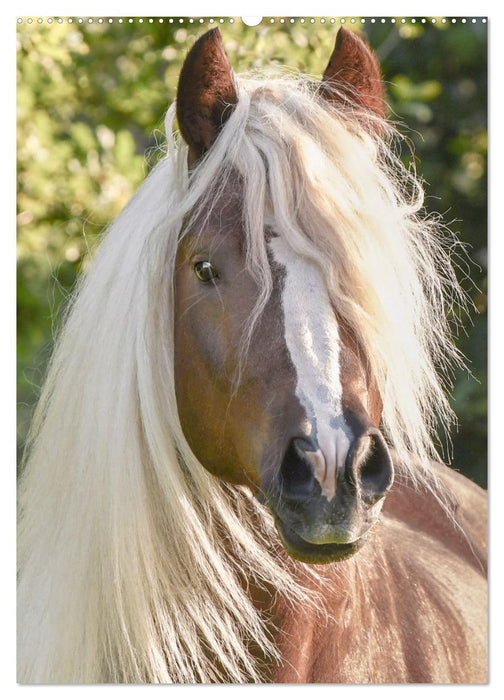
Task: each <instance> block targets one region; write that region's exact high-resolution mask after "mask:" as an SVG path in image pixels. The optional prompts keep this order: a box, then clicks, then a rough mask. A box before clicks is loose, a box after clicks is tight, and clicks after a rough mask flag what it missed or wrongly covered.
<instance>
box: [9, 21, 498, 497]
mask: <svg viewBox="0 0 504 700" xmlns="http://www.w3.org/2000/svg"><path fill="white" fill-rule="evenodd" d="M182 19H183V21H182V22H180V21H179V18H175V19H174V21H173V22H171V23H170V22H169V20H168V19H164V21H163V22H162V23H160V22H159V21H158V19H155V20H154V22H152V23H150V22H149V20H148V18H146V19H144V20H143V22H140V21H139V18H135V20H134V22H132V23H130V22H128V19H127V18H126V19H125V20H124V22H123V23H122V24H119V23H118V21H117V19H115V20H114V22H113V23H112V24H109V23H108V21H107V20H104V22H103V23H102V24H99V23H98V22H97V19H95V20H94V21H93V23H89V22H87V20H84V22H82V23H81V24H79V23H78V22H77V20H74V22H73V23H71V24H70V23H68V21H67V20H66V19H65V20H64V21H63V22H62V23H61V24H58V23H57V22H56V21H54V22H53V23H52V24H51V25H49V24H48V23H47V20H44V22H43V23H42V24H38V23H36V21H35V22H33V23H32V24H31V25H29V24H28V23H27V22H26V20H25V21H23V22H22V23H21V24H19V25H18V28H17V38H18V94H17V106H18V387H19V388H18V418H19V420H18V426H19V427H18V448H19V452H21V450H22V445H23V442H24V438H25V435H26V430H27V427H28V423H29V417H30V413H31V410H32V407H33V404H34V402H35V401H36V398H37V395H38V392H39V388H40V385H41V383H42V381H43V376H44V367H45V363H46V361H47V358H48V355H49V353H50V350H51V345H52V337H53V334H54V330H55V328H56V327H57V319H58V315H59V312H60V311H61V309H62V308H63V306H62V305H63V304H64V302H65V299H66V298H67V297H68V294H69V291H70V290H71V289H72V286H73V284H74V282H75V279H76V276H77V275H78V274H79V273H80V272H81V271H85V270H86V268H87V266H88V265H89V262H90V258H91V256H92V252H93V250H94V249H95V247H96V244H97V240H98V235H99V233H100V231H101V230H102V229H103V227H104V226H105V225H106V224H107V223H108V222H109V221H110V220H111V219H112V218H114V217H115V216H116V215H117V213H118V212H119V211H120V210H121V208H122V207H123V206H124V205H125V203H126V202H127V201H128V199H129V198H130V197H131V195H132V194H133V192H134V191H135V189H136V188H137V187H138V185H139V183H140V182H141V181H142V179H143V178H144V177H145V175H146V173H147V172H148V170H149V168H151V167H152V165H153V164H154V163H155V162H156V160H157V158H159V156H160V150H159V149H158V144H161V143H162V141H163V134H162V130H163V126H162V125H163V114H164V112H165V110H166V108H167V106H168V105H169V103H170V102H171V100H172V99H173V97H174V96H175V89H176V84H177V77H178V73H179V70H180V67H181V64H182V61H183V58H184V56H185V54H186V52H187V50H188V48H189V47H190V46H191V45H192V43H193V42H194V40H195V37H196V36H198V35H200V34H201V33H202V32H203V31H205V30H206V29H208V28H209V27H210V26H215V24H216V23H217V22H216V23H214V24H213V25H210V24H209V22H208V20H206V21H205V22H203V23H200V22H199V20H195V21H194V22H193V23H192V24H190V23H189V22H188V20H187V19H184V18H182ZM345 24H346V26H349V27H351V28H352V29H354V30H356V31H360V32H362V33H363V34H364V35H365V36H366V37H367V39H368V40H369V42H370V44H371V46H372V47H373V48H374V49H375V51H376V52H377V54H378V57H379V59H380V62H381V65H382V70H383V75H384V77H385V79H386V82H387V86H388V102H389V104H390V107H391V110H392V111H391V116H392V118H393V119H394V120H395V121H397V122H400V123H403V124H407V127H406V126H402V127H400V128H401V130H402V131H403V132H405V133H407V134H408V136H409V138H410V140H411V141H412V142H413V144H414V148H415V157H416V161H417V167H418V171H419V172H420V173H421V174H422V175H423V177H424V178H425V180H426V192H427V200H426V205H427V209H428V210H429V211H435V212H440V213H442V214H443V215H444V217H445V220H446V221H447V222H449V223H450V222H451V227H452V229H453V230H455V231H457V232H458V233H459V237H460V239H461V240H462V241H464V242H465V243H467V244H468V246H469V248H468V252H469V253H470V256H471V258H472V261H473V262H472V263H471V264H470V267H469V268H467V269H466V268H464V269H462V270H461V271H460V278H461V281H462V284H463V286H464V288H465V289H466V290H467V292H468V293H469V294H470V296H471V298H472V300H473V301H474V304H475V306H476V309H477V312H476V311H475V312H474V313H472V314H471V318H470V319H466V323H465V331H464V332H462V333H461V334H460V338H459V341H458V342H459V347H460V348H461V350H462V351H463V353H464V354H465V355H466V357H467V358H468V361H469V367H470V370H471V372H472V375H473V376H472V377H471V376H468V374H467V373H463V372H458V373H457V374H456V377H455V387H454V390H453V397H452V405H453V408H454V410H455V412H456V414H457V416H458V419H459V428H458V432H455V433H454V434H453V436H452V439H453V453H454V457H453V462H452V463H453V466H455V467H456V468H457V469H460V470H461V471H462V472H464V473H465V474H467V475H468V476H470V477H471V478H473V479H475V480H476V481H478V482H479V483H480V484H482V485H483V486H486V437H487V435H486V406H487V402H486V391H487V369H486V319H487V298H486V289H487V282H486V280H487V257H486V256H487V239H486V230H487V208H486V207H487V204H486V187H487V181H486V172H487V171H486V168H487V131H486V126H487V125H486V115H487V109H486V107H487V25H486V24H485V23H483V22H482V21H481V19H478V20H477V22H476V23H472V22H471V21H470V20H468V22H467V23H465V24H462V22H461V20H460V19H458V20H457V22H456V23H453V22H452V21H451V20H450V19H448V20H447V21H446V22H444V23H443V22H442V21H441V19H440V18H438V19H437V21H436V22H435V23H433V22H432V21H431V19H428V20H427V21H426V22H425V23H422V22H421V19H420V18H418V19H417V20H416V22H412V21H411V19H408V20H407V21H406V22H404V23H403V22H401V20H400V19H397V20H396V22H395V23H392V22H391V20H390V18H389V19H387V21H386V22H385V23H381V22H379V21H377V22H375V23H371V21H370V20H366V22H364V23H362V22H361V21H360V19H357V20H356V22H355V23H351V22H350V20H347V21H346V23H345ZM339 25H340V20H339V19H337V20H336V22H335V23H333V24H331V22H330V20H329V19H327V20H326V21H325V22H324V23H321V22H320V19H316V21H315V22H314V23H310V21H309V19H307V20H305V22H304V24H302V23H301V22H300V21H299V19H296V21H295V22H294V23H293V24H291V23H290V22H289V21H288V19H287V20H286V21H285V22H284V23H283V24H282V23H280V22H279V20H278V18H277V19H276V21H275V23H273V24H271V23H270V21H269V19H268V18H266V19H265V20H263V22H262V24H261V25H260V26H259V27H254V28H250V27H245V26H244V25H243V24H242V23H241V22H240V20H239V19H236V20H235V21H234V22H233V23H231V22H230V21H229V19H226V21H225V23H224V24H222V25H221V29H222V33H223V36H224V42H225V46H226V50H227V53H228V55H229V57H230V59H231V62H232V64H233V66H234V68H235V70H236V71H240V70H246V69H249V68H253V67H259V66H263V65H267V64H268V63H271V62H274V63H279V64H281V65H287V66H290V67H292V68H295V69H298V70H301V71H303V72H307V73H309V74H312V75H314V76H317V77H318V76H320V74H321V73H322V72H323V70H324V68H325V65H326V63H327V60H328V58H329V55H330V52H331V50H332V47H333V44H334V39H335V35H336V31H337V27H338V26H339ZM407 155H408V154H405V156H407ZM469 276H470V278H471V280H472V281H470V280H469Z"/></svg>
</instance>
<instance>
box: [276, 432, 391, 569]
mask: <svg viewBox="0 0 504 700" xmlns="http://www.w3.org/2000/svg"><path fill="white" fill-rule="evenodd" d="M331 452H332V454H334V450H332V451H331ZM330 461H332V462H334V457H333V458H332V460H330V459H329V458H328V457H326V456H325V455H324V453H323V452H322V450H321V449H320V446H319V445H318V444H316V443H314V442H312V441H311V439H310V438H306V437H295V438H293V439H291V440H290V442H289V445H288V447H287V450H286V452H285V455H284V457H283V461H282V464H281V467H280V472H279V474H278V477H277V479H276V481H275V483H274V485H272V484H270V485H269V487H268V488H267V489H264V493H265V494H266V495H265V497H264V498H263V501H264V502H265V505H267V506H268V507H269V509H270V510H271V511H272V513H273V515H274V517H275V523H276V526H277V530H278V532H279V534H280V537H281V539H282V542H283V544H284V546H285V548H286V550H287V552H288V553H289V554H290V555H291V556H293V557H294V558H296V559H300V560H301V561H306V562H310V563H327V562H330V561H338V560H341V559H346V558H348V557H350V556H352V555H353V554H354V553H355V552H356V551H357V550H358V549H360V547H361V546H362V545H363V544H364V542H365V540H366V535H367V533H368V532H369V530H370V529H371V527H372V526H373V525H374V524H375V523H376V522H377V520H378V517H379V514H380V511H381V508H382V505H383V501H384V497H385V495H386V493H387V492H388V491H389V489H390V487H391V486H392V482H393V477H394V470H393V465H392V460H391V457H390V453H389V451H388V448H387V445H386V443H385V440H384V439H383V436H382V435H381V433H380V431H379V430H378V429H377V428H374V427H369V428H368V429H367V430H366V431H365V432H364V433H362V434H361V435H360V436H359V437H357V438H355V439H354V440H353V441H352V442H351V444H350V445H349V448H348V450H347V452H346V455H345V459H344V461H343V463H342V464H341V465H340V466H336V467H335V468H334V469H333V470H332V471H331V469H330V468H329V466H328V465H329V463H330ZM324 465H325V468H324ZM331 479H332V481H333V483H332V485H331V486H330V487H328V482H329V481H330V480H331Z"/></svg>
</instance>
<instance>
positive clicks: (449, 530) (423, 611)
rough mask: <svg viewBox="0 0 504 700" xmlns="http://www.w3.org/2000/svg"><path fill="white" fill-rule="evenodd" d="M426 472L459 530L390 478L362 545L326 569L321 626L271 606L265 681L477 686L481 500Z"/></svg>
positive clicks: (482, 599) (478, 492)
mask: <svg viewBox="0 0 504 700" xmlns="http://www.w3.org/2000/svg"><path fill="white" fill-rule="evenodd" d="M433 469H435V471H436V472H437V474H438V476H439V478H440V479H441V480H442V482H443V483H444V484H446V486H447V488H448V490H449V492H450V493H451V495H452V496H453V498H454V501H455V508H456V515H455V517H456V521H457V523H458V525H459V526H460V528H458V527H455V525H454V524H453V523H452V522H451V521H450V520H449V518H448V517H447V515H446V512H445V511H444V510H443V509H442V508H441V507H440V506H439V504H438V502H437V501H436V500H435V499H434V498H433V496H432V495H431V494H430V493H428V492H427V491H421V492H416V491H415V492H414V491H413V490H412V489H411V487H408V485H406V484H404V483H403V484H401V483H400V480H399V479H398V480H397V481H396V484H395V485H394V488H393V489H392V491H391V493H390V494H389V495H388V497H387V499H386V502H385V505H384V508H383V513H382V516H381V521H380V523H379V525H378V527H377V528H376V530H375V532H374V533H373V534H372V535H371V537H370V541H369V542H368V543H367V544H366V545H365V546H364V547H363V548H362V549H361V550H360V552H358V553H357V554H356V555H355V556H354V557H353V558H352V559H349V560H347V561H344V562H340V563H339V564H338V565H336V566H334V568H332V569H331V573H330V574H329V578H330V581H331V585H329V586H324V587H323V592H322V595H323V597H324V603H325V607H326V610H327V611H328V613H329V614H330V615H331V617H330V618H329V619H327V620H324V621H321V620H320V618H319V617H318V616H317V614H316V613H314V612H313V611H306V610H305V611H303V610H294V611H292V610H290V609H289V608H288V607H286V606H284V605H281V604H280V605H278V607H277V609H276V611H275V612H276V616H277V620H278V622H279V623H280V626H281V632H280V637H281V641H280V649H281V651H282V654H283V656H284V663H283V664H282V665H281V666H279V667H277V668H275V669H272V672H271V680H272V681H274V682H279V683H294V682H297V683H299V682H301V683H334V682H339V683H486V682H487V625H486V614H487V613H486V610H487V607H486V606H487V588H486V576H485V573H486V566H485V561H486V508H487V503H486V495H485V492H484V491H483V490H482V489H481V488H479V487H478V486H476V485H475V484H473V483H472V482H470V481H468V480H467V479H465V478H464V477H462V476H460V475H459V474H457V473H456V472H454V471H453V470H451V469H448V468H447V467H445V466H442V465H440V464H436V465H435V464H433ZM458 503H460V504H463V506H462V505H458ZM327 568H328V569H329V567H327Z"/></svg>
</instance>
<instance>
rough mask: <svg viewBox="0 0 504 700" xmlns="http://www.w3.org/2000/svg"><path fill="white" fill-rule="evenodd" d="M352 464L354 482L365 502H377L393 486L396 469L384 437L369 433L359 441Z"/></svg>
mask: <svg viewBox="0 0 504 700" xmlns="http://www.w3.org/2000/svg"><path fill="white" fill-rule="evenodd" d="M359 443H360V445H359V448H358V449H357V450H356V451H354V453H353V459H352V464H351V471H352V476H353V481H354V482H355V483H359V484H360V487H361V489H362V496H363V498H364V499H365V500H368V501H371V502H373V503H374V502H376V501H377V500H379V499H380V498H382V497H383V496H384V495H385V494H386V492H387V491H388V490H389V489H390V487H391V486H392V481H393V478H394V468H393V465H392V460H391V458H390V453H389V450H388V447H387V445H386V443H385V440H384V439H383V437H382V435H381V434H380V433H379V432H378V431H376V432H368V433H367V434H366V435H365V436H363V437H362V438H361V439H360V440H359Z"/></svg>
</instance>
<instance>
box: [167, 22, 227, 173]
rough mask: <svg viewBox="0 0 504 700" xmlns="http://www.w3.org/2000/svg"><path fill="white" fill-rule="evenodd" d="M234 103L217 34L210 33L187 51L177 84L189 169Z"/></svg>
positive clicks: (218, 34) (225, 118)
mask: <svg viewBox="0 0 504 700" xmlns="http://www.w3.org/2000/svg"><path fill="white" fill-rule="evenodd" d="M237 101H238V98H237V95H236V90H235V86H234V82H233V71H232V68H231V64H230V63H229V59H228V57H227V56H226V53H225V51H224V46H223V45H222V36H221V33H220V30H219V29H218V28H216V29H211V30H210V31H209V32H206V34H203V36H201V37H200V38H199V39H198V41H197V42H196V43H195V44H194V46H193V47H192V49H191V50H190V51H189V53H188V55H187V58H186V60H185V62H184V65H183V66H182V70H181V72H180V78H179V84H178V91H177V120H178V123H179V128H180V132H181V134H182V137H183V138H184V141H185V142H186V143H187V144H188V146H189V165H192V163H194V161H196V160H197V159H198V158H200V157H201V156H202V155H203V154H204V153H205V151H207V150H208V149H209V148H210V146H211V145H212V143H213V142H214V141H215V139H216V138H217V135H218V133H219V131H220V129H221V128H222V126H223V124H224V122H225V121H226V120H227V119H228V117H229V115H230V114H231V112H232V109H233V107H234V105H235V104H236V103H237Z"/></svg>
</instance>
